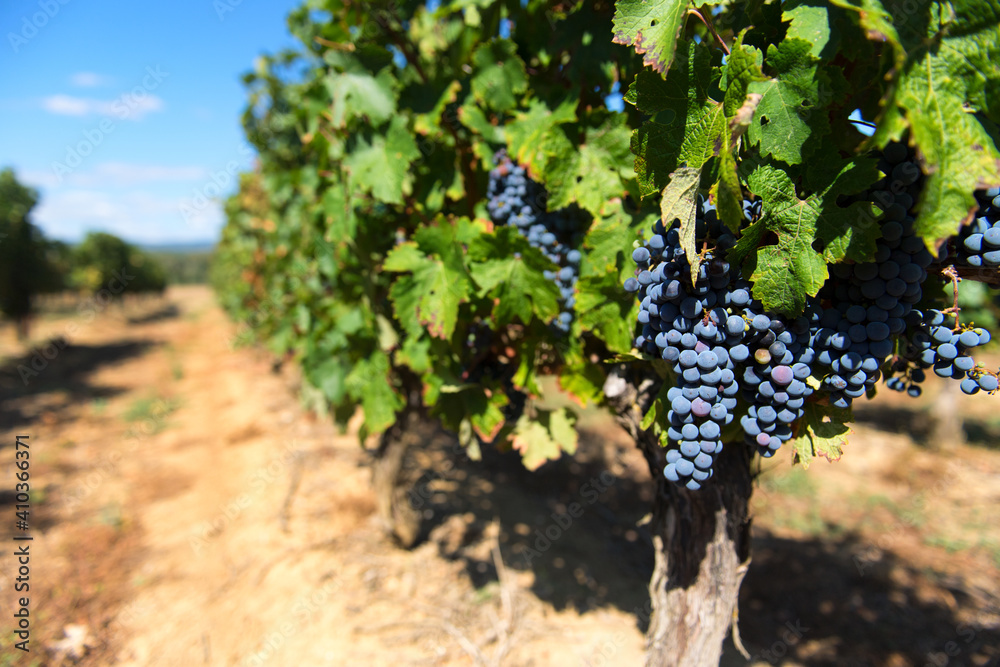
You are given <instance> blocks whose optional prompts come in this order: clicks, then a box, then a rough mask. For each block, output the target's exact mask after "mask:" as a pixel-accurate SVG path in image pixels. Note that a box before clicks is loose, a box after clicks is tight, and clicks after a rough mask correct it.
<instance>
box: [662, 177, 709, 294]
mask: <svg viewBox="0 0 1000 667" xmlns="http://www.w3.org/2000/svg"><path fill="white" fill-rule="evenodd" d="M700 180H701V169H692V168H691V167H681V168H679V169H678V170H677V171H675V172H674V173H673V174H671V175H670V182H669V183H668V184H667V187H665V188H663V197H662V198H661V199H660V219H661V220H662V221H663V227H664V228H665V229H670V228H671V227H672V226H673V224H674V220H680V223H681V224H680V236H681V249H682V250H683V251H684V254H686V255H687V257H688V262H689V263H690V265H691V282H692V284H694V283H697V282H698V267H699V266H700V265H701V257H700V256H699V255H698V248H697V247H696V246H695V238H696V236H697V234H696V230H695V224H696V222H697V215H696V210H697V206H698V183H699V181H700Z"/></svg>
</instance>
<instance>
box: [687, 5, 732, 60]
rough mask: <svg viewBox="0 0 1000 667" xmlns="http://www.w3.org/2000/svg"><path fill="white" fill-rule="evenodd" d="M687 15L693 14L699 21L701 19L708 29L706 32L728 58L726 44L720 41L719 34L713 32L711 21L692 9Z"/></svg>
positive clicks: (713, 27)
mask: <svg viewBox="0 0 1000 667" xmlns="http://www.w3.org/2000/svg"><path fill="white" fill-rule="evenodd" d="M688 14H693V15H694V16H697V17H698V18H699V19H701V22H702V23H704V24H705V27H706V28H708V31H709V32H710V33H712V36H714V37H715V39H716V41H717V42H719V46H721V47H722V50H723V51H725V52H726V55H727V56H728V55H729V53H730V51H729V47H728V46H726V43H725V42H724V41H722V37H720V36H719V33H718V32H717V31H716V30H715V26H714V25H712V21H711V20H709V19H708V18H707V17H706V16H704V15H702V13H701V12H699V11H698V10H697V9H694V8H691V9H689V10H688Z"/></svg>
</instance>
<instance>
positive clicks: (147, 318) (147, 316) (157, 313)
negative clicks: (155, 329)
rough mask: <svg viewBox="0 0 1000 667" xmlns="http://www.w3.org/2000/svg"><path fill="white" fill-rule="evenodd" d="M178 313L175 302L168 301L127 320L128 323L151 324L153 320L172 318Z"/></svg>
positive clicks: (178, 309) (178, 314)
mask: <svg viewBox="0 0 1000 667" xmlns="http://www.w3.org/2000/svg"><path fill="white" fill-rule="evenodd" d="M180 314H181V311H180V308H178V307H177V305H176V304H173V303H168V304H166V305H164V306H163V307H161V308H158V309H156V310H153V311H151V312H148V313H143V314H142V315H136V316H134V317H129V318H128V320H127V321H128V323H129V324H153V323H154V322H162V321H163V320H171V319H174V318H176V317H178V316H180Z"/></svg>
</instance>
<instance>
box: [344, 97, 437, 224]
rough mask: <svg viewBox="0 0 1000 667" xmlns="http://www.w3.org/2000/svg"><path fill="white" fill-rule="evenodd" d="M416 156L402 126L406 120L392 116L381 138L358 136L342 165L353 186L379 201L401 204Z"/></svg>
mask: <svg viewBox="0 0 1000 667" xmlns="http://www.w3.org/2000/svg"><path fill="white" fill-rule="evenodd" d="M418 157H420V150H419V149H418V148H417V143H416V141H414V139H413V135H412V134H410V131H409V130H408V129H407V127H406V118H404V117H403V116H395V117H394V118H393V119H392V122H391V123H390V124H389V129H388V131H387V132H386V133H385V135H384V136H382V135H375V136H374V137H372V138H371V139H368V138H366V137H364V136H362V135H358V139H357V146H356V147H355V149H354V150H353V151H351V153H350V154H349V155H348V156H347V157H346V158H345V159H344V166H345V167H346V168H347V170H348V171H350V172H351V175H352V176H353V179H352V182H353V183H354V184H356V185H357V187H359V188H360V189H362V190H363V191H365V192H370V193H372V195H373V196H374V197H375V198H376V199H378V200H379V201H383V202H386V203H387V204H401V203H403V195H404V194H405V193H406V192H407V191H408V190H409V182H410V179H411V172H410V162H412V161H413V160H415V159H417V158H418Z"/></svg>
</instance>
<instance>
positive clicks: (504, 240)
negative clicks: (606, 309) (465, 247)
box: [468, 227, 560, 328]
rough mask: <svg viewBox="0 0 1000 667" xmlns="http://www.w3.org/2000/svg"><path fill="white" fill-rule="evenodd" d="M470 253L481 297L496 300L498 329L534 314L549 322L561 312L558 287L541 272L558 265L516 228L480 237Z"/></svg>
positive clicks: (527, 320)
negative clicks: (531, 244)
mask: <svg viewBox="0 0 1000 667" xmlns="http://www.w3.org/2000/svg"><path fill="white" fill-rule="evenodd" d="M517 254H519V255H520V257H516V256H515V255H517ZM468 255H469V258H470V260H472V263H471V264H470V266H469V270H470V272H471V274H472V278H473V280H475V282H476V283H477V284H478V285H479V293H478V294H479V296H487V295H488V296H490V297H492V298H494V299H496V300H497V301H496V305H495V306H494V308H493V322H494V324H495V326H496V327H497V328H499V327H502V326H505V325H507V324H510V323H511V322H513V321H515V319H518V320H520V321H521V322H523V323H524V324H528V323H530V322H531V320H532V318H533V317H537V318H538V319H539V320H541V321H542V322H549V321H551V320H552V318H554V317H555V316H556V315H557V314H558V313H559V296H560V295H559V288H558V287H557V286H556V284H555V282H554V281H552V280H547V279H546V278H545V276H544V275H542V272H543V271H545V270H552V269H555V268H556V267H555V266H554V265H553V264H552V263H551V262H550V261H549V260H548V259H547V258H546V257H545V256H544V255H543V254H542V253H541V251H539V250H538V249H537V248H532V247H531V246H530V245H529V244H528V240H527V239H526V238H524V236H522V235H521V234H520V233H519V232H518V230H517V229H515V228H514V227H499V228H497V229H496V232H495V233H494V234H483V235H481V236H479V237H478V238H476V239H475V240H474V241H473V242H472V243H470V244H469V251H468Z"/></svg>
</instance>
